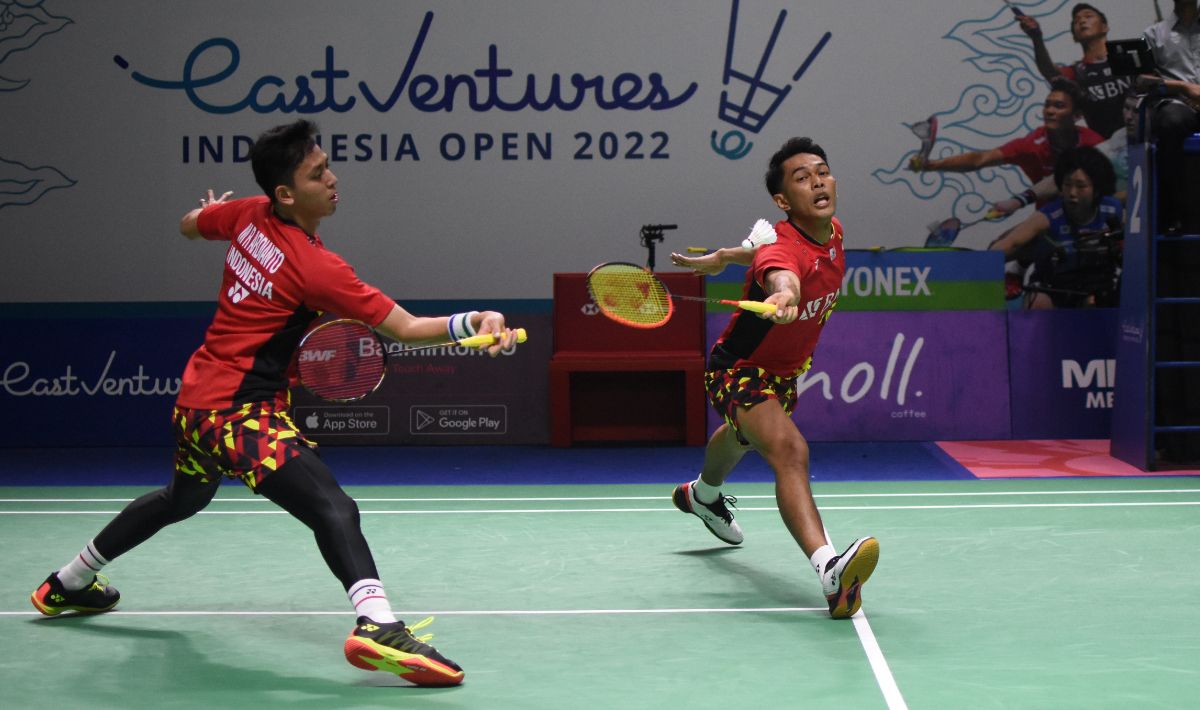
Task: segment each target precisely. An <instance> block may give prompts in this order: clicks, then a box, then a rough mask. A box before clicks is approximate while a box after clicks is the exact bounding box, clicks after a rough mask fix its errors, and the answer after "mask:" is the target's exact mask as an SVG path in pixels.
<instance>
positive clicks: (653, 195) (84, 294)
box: [0, 0, 1153, 303]
mask: <svg viewBox="0 0 1200 710" xmlns="http://www.w3.org/2000/svg"><path fill="white" fill-rule="evenodd" d="M1017 4H1018V5H1020V6H1021V8H1023V10H1024V11H1025V12H1026V13H1028V14H1031V15H1033V16H1035V17H1037V18H1038V19H1039V21H1040V22H1041V23H1042V27H1043V29H1044V31H1045V35H1046V39H1047V42H1048V46H1049V48H1050V52H1051V55H1052V56H1053V58H1054V59H1055V60H1057V61H1059V62H1062V63H1069V62H1072V61H1075V60H1076V59H1078V58H1079V57H1080V55H1081V52H1080V48H1079V46H1078V45H1076V44H1075V43H1074V42H1072V41H1071V39H1070V36H1069V26H1070V8H1071V6H1072V2H1071V1H1070V0H1018V2H1017ZM1102 9H1103V10H1104V11H1105V12H1106V13H1107V15H1108V19H1109V25H1110V33H1111V35H1112V36H1113V37H1114V38H1115V37H1132V36H1137V35H1138V34H1140V33H1141V31H1142V29H1143V28H1145V27H1146V26H1148V25H1149V24H1151V23H1152V22H1153V12H1152V8H1151V5H1150V4H1149V3H1129V2H1125V3H1108V4H1107V5H1106V6H1104V7H1103V8H1102ZM0 11H2V15H3V20H2V21H0V112H2V113H3V116H4V131H3V135H2V136H0V181H3V184H4V185H6V186H7V187H6V188H4V189H2V190H0V242H2V243H3V247H4V250H5V258H4V259H3V260H0V302H7V303H18V302H63V301H78V302H85V301H87V302H91V301H114V302H117V301H120V302H137V301H208V300H211V299H212V297H213V292H214V289H215V287H216V286H215V284H216V280H217V278H218V274H219V271H220V263H221V258H222V254H223V247H222V246H221V245H219V244H206V243H190V242H187V241H186V240H184V239H182V238H181V237H179V235H178V220H179V217H180V216H181V215H182V214H183V213H184V212H185V211H187V210H188V209H190V208H192V207H195V206H196V205H197V204H198V202H197V200H198V198H199V197H200V196H201V195H202V194H203V192H204V191H205V190H207V189H208V188H213V189H214V190H217V191H218V193H219V192H220V191H222V190H233V191H234V195H235V196H248V195H254V194H258V193H259V188H258V187H257V186H256V185H255V184H254V182H253V179H252V177H251V172H250V168H249V165H248V164H247V163H246V157H247V150H248V147H249V146H250V144H251V141H252V140H253V138H254V137H255V136H256V135H257V134H258V133H259V132H261V131H262V130H264V129H265V128H268V127H270V126H272V125H276V124H279V123H284V122H288V121H292V120H294V119H296V118H308V119H311V120H314V121H316V122H317V123H318V124H319V125H320V128H321V141H322V145H323V147H324V148H325V150H326V151H327V152H328V154H329V156H330V159H331V162H332V169H333V171H334V173H335V174H336V175H337V176H338V178H339V191H340V193H341V198H342V199H341V202H340V203H339V208H338V213H337V214H336V215H335V216H333V217H331V218H329V219H328V220H326V221H325V222H324V223H323V224H322V225H321V230H320V231H321V234H322V237H323V238H324V239H325V241H326V243H327V244H328V245H329V246H330V247H331V248H333V249H335V250H336V251H339V252H341V253H342V254H343V255H344V256H346V258H347V260H348V261H349V262H350V263H351V264H353V265H355V266H356V267H357V268H358V270H359V273H360V275H361V276H362V277H363V278H364V280H366V281H368V282H370V283H373V284H375V285H377V286H379V287H380V288H383V289H384V290H385V291H387V292H388V293H392V294H395V295H396V296H397V297H398V298H399V299H400V300H401V301H402V302H403V301H404V300H407V299H414V298H424V299H479V298H536V299H545V298H548V297H549V293H550V289H551V278H550V275H551V274H552V273H555V272H578V271H586V270H587V269H589V268H591V267H592V266H594V265H595V264H597V263H599V262H602V261H610V260H614V259H623V260H628V261H638V262H641V261H642V260H643V258H644V257H645V252H644V250H643V249H642V248H641V246H640V245H639V243H638V235H639V229H640V228H641V226H643V225H645V224H656V223H669V224H678V225H679V229H678V230H677V231H672V232H670V233H669V234H668V235H667V238H666V241H665V242H664V243H663V244H662V245H661V247H662V253H663V255H664V257H665V253H667V252H669V251H672V250H682V249H683V248H685V247H687V246H706V247H709V248H712V247H717V246H723V245H728V244H736V243H738V242H740V241H741V239H742V238H743V237H744V236H745V235H746V234H747V232H748V230H749V229H750V227H751V226H752V225H753V224H754V223H755V221H756V220H757V219H759V218H770V219H774V218H775V216H776V215H777V214H778V210H777V209H776V208H775V206H774V205H773V204H772V202H771V200H770V197H769V195H768V194H767V192H766V190H765V189H764V186H763V183H762V174H763V172H764V169H765V167H766V163H767V159H768V158H769V156H770V155H771V153H772V152H773V151H774V150H775V149H776V148H777V147H778V146H779V145H781V144H782V143H783V141H784V140H786V139H787V138H789V137H791V136H794V135H810V136H812V137H814V138H815V139H816V140H817V141H818V142H819V143H821V144H822V145H823V146H824V147H825V148H826V149H827V151H828V153H829V160H830V163H831V165H832V167H833V172H834V174H835V175H836V176H837V178H838V180H839V186H840V204H839V214H840V216H841V217H842V219H843V221H844V223H845V225H846V234H847V246H848V247H850V248H855V247H866V246H883V247H900V246H916V245H920V244H922V243H923V242H924V238H925V236H926V234H927V231H926V225H928V224H929V223H930V222H931V221H937V220H941V219H944V218H946V217H949V216H951V215H954V216H957V217H959V218H960V219H962V220H963V221H964V222H966V221H968V220H971V219H973V218H974V217H977V216H978V215H980V214H981V213H982V211H983V210H985V209H986V206H987V204H989V202H990V201H994V200H997V199H1001V198H1004V197H1007V196H1008V195H1010V194H1012V193H1013V192H1014V191H1019V190H1020V189H1022V188H1023V187H1024V186H1025V183H1024V178H1023V176H1022V175H1021V174H1020V172H1019V171H1018V170H1016V169H1015V168H1012V167H1001V168H992V169H988V170H985V171H981V172H978V173H964V174H947V175H937V174H916V173H911V172H909V171H907V170H906V169H905V165H906V164H907V161H908V158H909V157H911V156H912V155H913V154H914V153H915V152H916V151H917V150H918V149H919V141H918V140H917V138H916V137H915V136H914V135H913V133H912V132H911V130H910V129H909V125H911V124H913V123H915V122H918V121H922V120H924V119H926V118H927V117H929V116H930V115H931V114H936V115H938V116H939V117H940V125H941V130H940V132H939V135H938V140H937V143H936V144H935V146H934V153H935V155H947V154H954V153H959V152H962V151H964V150H973V149H986V148H992V147H996V146H998V145H1000V144H1002V143H1004V142H1005V141H1007V140H1009V139H1011V138H1015V137H1018V136H1022V135H1025V134H1027V133H1029V132H1030V131H1032V130H1033V129H1034V128H1036V127H1038V126H1039V125H1040V123H1041V117H1040V110H1041V104H1042V102H1043V101H1044V99H1045V97H1046V93H1047V88H1046V83H1045V81H1044V80H1043V79H1042V78H1041V77H1040V76H1039V75H1038V73H1037V70H1036V67H1035V64H1034V59H1033V51H1032V46H1031V44H1030V42H1029V39H1028V37H1026V36H1025V35H1024V33H1022V32H1021V30H1020V29H1019V27H1018V26H1017V25H1016V23H1015V21H1014V17H1013V14H1012V12H1011V11H1010V10H1009V9H1008V7H1007V6H1006V4H1005V3H1002V2H999V1H998V0H963V1H961V2H949V1H948V0H910V1H909V2H906V3H904V4H903V7H887V8H885V7H882V6H880V5H879V4H878V3H876V2H871V1H868V0H844V1H843V2H838V3H795V2H783V1H782V0H715V1H713V2H703V3H700V2H694V0H658V1H656V2H652V3H646V2H637V1H634V0H611V1H608V2H603V3H561V2H551V1H549V0H514V1H512V2H503V3H482V2H467V1H466V0H445V1H440V2H402V3H401V2H389V1H385V0H354V1H352V2H342V3H328V2H313V1H312V0H260V1H259V2H252V3H248V2H238V1H234V0H210V1H209V2H203V3H177V2H158V3H147V2H140V3H135V2H128V1H113V2H79V1H78V0H22V1H21V2H0ZM1012 223H1013V222H1012V220H1009V221H1006V222H1001V223H999V224H992V223H983V224H979V225H978V226H975V227H972V228H971V229H969V230H964V231H963V234H962V235H961V236H960V237H959V243H961V244H963V245H965V246H968V247H975V248H982V247H983V246H985V245H986V244H987V243H988V242H989V241H991V240H992V239H994V238H995V236H996V235H997V234H998V233H999V231H1000V230H1002V229H1005V228H1007V227H1009V226H1011V224H1012ZM663 261H664V262H665V258H664V259H663ZM863 278H864V279H865V276H864V277H863ZM852 285H854V286H855V287H862V288H864V289H865V288H866V283H865V281H861V282H860V281H854V282H853V283H852Z"/></svg>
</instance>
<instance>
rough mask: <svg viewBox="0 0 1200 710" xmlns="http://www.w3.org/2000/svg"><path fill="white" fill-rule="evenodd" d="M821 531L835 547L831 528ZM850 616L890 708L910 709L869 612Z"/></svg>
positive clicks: (860, 612) (861, 611) (895, 709)
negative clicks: (873, 627)
mask: <svg viewBox="0 0 1200 710" xmlns="http://www.w3.org/2000/svg"><path fill="white" fill-rule="evenodd" d="M821 531H822V532H823V533H825V543H826V544H827V545H829V546H830V547H833V538H831V537H829V530H828V529H826V528H825V527H822V528H821ZM850 618H851V620H853V621H854V632H855V633H856V634H858V642H859V643H860V644H862V647H863V652H864V653H866V654H867V662H868V663H869V664H870V666H871V673H873V674H874V675H875V682H876V683H877V684H878V685H879V690H880V691H881V692H882V693H883V699H884V701H885V702H886V703H887V706H888V710H908V703H906V702H904V696H903V695H901V694H900V687H899V686H898V685H896V678H895V677H894V676H893V675H892V669H891V667H890V666H889V665H888V662H887V659H886V658H884V657H883V649H882V648H880V647H879V642H878V641H877V640H876V639H875V632H874V631H872V630H871V622H869V621H867V613H866V612H865V611H863V610H862V607H859V609H858V611H856V612H854V616H852V617H850Z"/></svg>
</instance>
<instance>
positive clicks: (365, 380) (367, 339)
mask: <svg viewBox="0 0 1200 710" xmlns="http://www.w3.org/2000/svg"><path fill="white" fill-rule="evenodd" d="M515 332H516V334H517V342H518V343H523V342H525V340H526V334H525V329H524V328H516V329H515ZM497 340H498V337H497V336H496V335H494V334H492V333H483V334H480V335H473V336H471V337H469V338H463V339H462V340H453V341H450V342H446V343H438V344H436V345H422V346H419V347H415V348H405V352H408V351H413V350H431V349H433V348H444V347H448V346H463V347H468V348H485V347H487V346H489V345H493V344H495V343H496V341H497ZM296 366H297V369H298V370H299V373H300V383H301V384H303V385H304V387H305V389H307V390H308V391H309V392H312V393H313V394H314V395H316V396H318V397H320V398H321V399H324V400H327V401H330V402H353V401H355V400H359V399H362V398H363V397H366V396H367V395H369V394H371V393H372V392H374V391H375V390H377V389H379V385H380V384H381V383H382V382H383V376H384V375H385V374H386V373H387V350H385V349H384V347H383V343H382V341H380V339H379V335H378V334H376V333H375V331H374V330H373V329H372V328H371V327H370V326H368V325H367V324H366V323H363V322H362V321H357V320H351V319H349V318H339V319H337V320H331V321H329V322H327V323H322V324H321V325H319V326H317V327H316V328H313V329H312V330H311V331H309V332H308V334H307V335H305V336H304V338H303V339H302V340H301V341H300V345H299V346H298V347H297V348H296Z"/></svg>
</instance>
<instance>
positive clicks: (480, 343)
mask: <svg viewBox="0 0 1200 710" xmlns="http://www.w3.org/2000/svg"><path fill="white" fill-rule="evenodd" d="M513 332H514V333H516V334H517V342H518V343H523V342H525V341H526V340H527V339H528V336H527V335H526V333H525V329H524V328H514V329H513ZM455 342H456V343H457V344H458V345H464V346H466V347H468V348H486V347H487V346H489V345H494V344H495V342H496V336H495V334H493V333H481V334H479V335H472V336H471V337H469V338H463V339H462V340H457V341H455Z"/></svg>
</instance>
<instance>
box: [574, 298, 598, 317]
mask: <svg viewBox="0 0 1200 710" xmlns="http://www.w3.org/2000/svg"><path fill="white" fill-rule="evenodd" d="M579 310H580V311H581V312H582V313H583V315H585V316H594V315H596V314H597V313H599V312H600V307H599V306H597V305H596V304H595V303H593V302H592V301H588V302H587V303H585V304H583V306H582V307H581V308H580V309H579Z"/></svg>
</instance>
